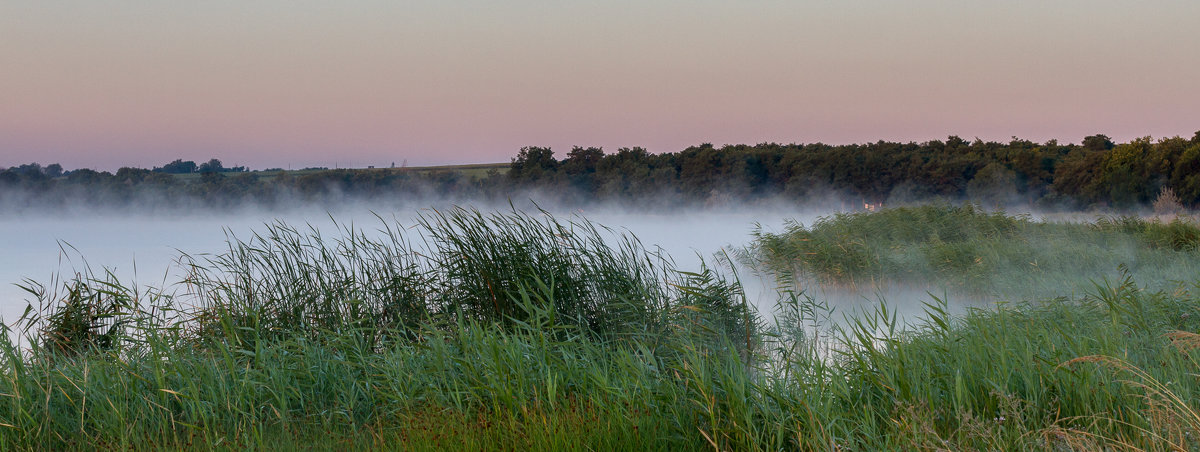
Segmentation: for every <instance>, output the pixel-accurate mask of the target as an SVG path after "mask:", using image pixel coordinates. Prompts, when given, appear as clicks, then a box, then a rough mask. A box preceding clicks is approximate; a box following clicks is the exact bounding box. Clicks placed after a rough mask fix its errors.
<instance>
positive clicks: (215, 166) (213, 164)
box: [197, 159, 225, 173]
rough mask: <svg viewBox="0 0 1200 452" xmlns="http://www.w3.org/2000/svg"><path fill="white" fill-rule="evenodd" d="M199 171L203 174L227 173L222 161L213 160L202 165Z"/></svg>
mask: <svg viewBox="0 0 1200 452" xmlns="http://www.w3.org/2000/svg"><path fill="white" fill-rule="evenodd" d="M197 171H200V172H201V173H220V172H223V171H225V167H224V166H222V165H221V161H220V160H217V159H212V160H209V161H207V162H204V163H201V164H200V167H199V168H197Z"/></svg>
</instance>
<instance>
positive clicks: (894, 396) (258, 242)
mask: <svg viewBox="0 0 1200 452" xmlns="http://www.w3.org/2000/svg"><path fill="white" fill-rule="evenodd" d="M381 224H383V226H380V227H379V229H380V230H379V231H376V232H377V233H372V234H365V233H363V232H362V230H359V229H356V228H355V227H353V226H349V225H346V226H343V227H342V228H340V229H339V231H340V234H338V235H337V236H335V237H327V236H325V235H323V234H322V233H321V232H319V231H318V230H316V229H315V228H311V227H310V228H307V229H300V228H294V227H291V226H288V225H284V224H278V223H277V224H273V225H269V226H268V227H267V228H266V229H265V231H264V232H262V233H261V234H258V235H254V236H253V237H250V238H248V239H245V240H240V239H237V238H236V237H232V236H231V237H230V246H229V249H228V250H227V251H226V252H224V253H221V254H219V255H215V256H185V257H184V258H183V260H182V262H183V263H184V264H185V265H186V268H188V270H189V271H188V276H187V277H186V278H185V280H184V282H183V283H181V285H179V286H177V287H175V288H173V290H168V288H143V289H134V288H130V287H126V286H125V285H122V284H121V283H120V282H119V281H115V280H114V278H111V275H110V274H107V273H104V272H101V273H100V274H98V275H94V274H91V273H89V272H87V271H82V272H80V273H79V274H76V275H75V276H74V277H71V278H66V279H65V280H62V281H52V282H53V283H54V285H53V286H49V287H45V286H39V285H37V284H36V283H34V282H27V283H26V285H27V287H28V288H29V289H30V291H31V293H33V294H36V295H38V298H39V300H40V303H38V305H35V306H31V309H30V310H29V312H28V313H27V316H26V317H25V318H24V319H23V321H22V322H20V323H19V324H18V325H17V326H18V327H19V329H18V331H16V332H15V333H18V336H17V337H20V338H22V339H21V341H20V342H12V341H10V340H9V339H8V338H9V337H10V335H8V334H5V335H0V336H2V337H4V338H5V339H2V340H3V341H4V342H2V343H0V449H2V450H94V449H123V450H156V449H184V450H193V449H194V450H212V449H218V450H246V449H265V450H301V449H303V450H312V449H318V450H327V449H349V450H368V449H369V450H376V449H385V450H445V449H460V450H530V449H535V450H562V449H597V450H706V449H708V450H714V449H715V450H896V449H906V450H908V449H937V450H996V449H1004V450H1022V449H1032V450H1048V449H1051V450H1092V449H1096V448H1110V449H1130V450H1134V449H1137V450H1179V449H1189V448H1195V447H1200V444H1197V442H1196V439H1195V438H1197V437H1198V436H1197V435H1198V434H1200V433H1197V432H1196V431H1195V429H1196V428H1197V423H1196V422H1194V420H1195V417H1194V413H1195V412H1196V411H1195V410H1196V405H1195V404H1194V403H1193V402H1192V401H1193V400H1195V395H1196V391H1197V390H1200V381H1197V379H1196V377H1195V373H1196V368H1197V366H1196V363H1195V362H1194V360H1193V358H1192V356H1191V354H1194V349H1195V344H1200V340H1196V339H1195V333H1194V332H1196V331H1200V304H1198V303H1197V301H1200V300H1197V297H1196V295H1195V290H1197V289H1198V288H1197V287H1196V286H1194V285H1193V286H1179V287H1175V288H1174V289H1173V290H1152V289H1148V288H1146V287H1144V286H1139V285H1138V284H1137V283H1136V282H1135V280H1134V279H1133V277H1132V276H1129V275H1128V274H1126V275H1123V276H1122V277H1120V278H1117V279H1099V280H1098V281H1097V282H1096V284H1094V285H1093V286H1092V287H1090V289H1089V290H1088V291H1086V294H1085V295H1081V296H1078V297H1075V298H1070V299H1059V300H1054V301H1050V302H1023V303H1012V304H1006V305H1002V306H998V307H996V308H994V309H988V310H973V311H970V312H968V313H967V314H966V315H964V316H961V317H952V316H950V315H948V314H947V306H946V304H945V303H942V302H940V301H938V300H937V299H933V298H931V300H930V303H929V304H928V305H927V307H926V315H925V316H924V319H925V321H924V323H922V324H919V325H915V326H913V325H910V326H907V327H906V326H905V325H901V324H900V323H899V322H898V321H897V318H896V315H895V312H894V311H892V310H891V309H890V308H889V307H888V305H887V304H880V305H879V306H877V307H876V308H875V309H874V310H873V311H869V312H867V313H865V314H862V315H860V316H857V317H854V318H851V319H848V320H846V321H840V322H831V310H830V308H829V307H828V306H825V305H823V304H822V302H821V301H820V300H815V299H813V298H811V297H809V296H807V295H805V294H804V293H797V292H788V291H785V292H783V293H782V295H781V297H780V299H779V302H778V304H777V306H776V307H775V309H774V311H773V312H772V315H771V316H769V317H768V316H759V315H758V313H755V312H752V311H751V310H750V309H749V308H748V303H746V301H745V299H744V297H743V296H742V295H741V291H740V287H739V286H738V284H737V282H736V281H735V280H731V279H726V278H723V277H721V276H720V275H719V274H718V272H716V271H714V270H712V269H710V268H704V267H702V268H700V269H697V270H696V271H692V272H685V271H681V270H679V269H676V268H675V267H674V265H673V264H671V261H670V259H669V258H666V257H665V256H661V255H658V254H656V253H653V252H649V251H646V250H645V249H644V248H643V247H642V246H641V245H640V244H639V243H638V242H637V241H636V239H634V238H631V237H630V238H625V239H621V240H618V241H616V242H613V241H612V240H607V241H606V240H604V238H605V237H604V235H605V234H609V233H610V232H608V231H606V230H605V229H603V228H602V227H599V226H597V225H593V224H591V223H588V222H587V221H586V220H582V219H576V220H572V221H569V222H559V221H558V220H556V219H554V218H552V217H549V216H545V215H541V214H539V215H528V214H524V213H520V212H515V211H514V212H507V213H495V214H483V213H480V212H475V211H471V210H465V209H454V210H449V211H435V212H430V213H428V214H427V215H426V216H425V217H424V218H423V219H422V220H421V221H420V222H419V224H418V225H417V227H416V228H414V229H412V230H410V229H406V228H401V227H397V226H395V225H394V224H391V223H388V222H384V221H382V220H381ZM609 243H617V245H609ZM766 318H770V319H771V320H769V321H768V320H765V319H766ZM1102 357H1112V359H1109V358H1102ZM1117 358H1119V361H1117V360H1116V359H1117ZM1114 363H1116V364H1114ZM1135 369H1136V371H1135ZM1189 416H1191V417H1189Z"/></svg>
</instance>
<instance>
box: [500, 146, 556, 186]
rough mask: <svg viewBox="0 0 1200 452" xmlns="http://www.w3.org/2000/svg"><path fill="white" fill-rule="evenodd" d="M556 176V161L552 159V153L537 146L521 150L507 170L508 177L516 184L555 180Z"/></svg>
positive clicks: (548, 149)
mask: <svg viewBox="0 0 1200 452" xmlns="http://www.w3.org/2000/svg"><path fill="white" fill-rule="evenodd" d="M557 174H558V160H556V159H555V158H554V151H553V150H551V149H550V148H548V147H546V148H543V147H537V146H528V147H523V148H521V151H520V152H518V153H517V157H516V158H514V159H512V164H511V165H510V167H509V170H508V177H509V178H510V179H512V180H513V181H514V182H518V183H537V182H545V181H549V180H556V179H557V177H556V176H557Z"/></svg>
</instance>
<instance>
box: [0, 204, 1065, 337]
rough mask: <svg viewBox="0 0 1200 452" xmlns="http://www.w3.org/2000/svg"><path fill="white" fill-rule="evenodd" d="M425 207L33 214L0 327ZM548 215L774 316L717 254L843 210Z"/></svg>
mask: <svg viewBox="0 0 1200 452" xmlns="http://www.w3.org/2000/svg"><path fill="white" fill-rule="evenodd" d="M477 208H478V209H479V210H481V211H483V212H489V211H497V210H499V211H504V210H508V209H510V207H509V206H508V205H504V206H502V207H496V206H480V207H477ZM427 209H429V207H421V208H416V207H408V208H400V209H394V208H392V209H388V208H383V207H382V206H378V205H355V206H353V207H346V208H342V209H340V210H338V211H336V212H332V213H331V212H328V211H325V210H320V209H307V210H305V209H293V210H287V211H271V212H259V211H252V210H242V211H238V212H221V211H215V210H214V211H204V212H198V213H191V214H185V215H163V214H162V213H147V214H124V215H96V214H91V215H69V216H64V215H37V214H30V215H24V216H19V217H6V218H3V219H0V249H2V250H3V251H4V254H3V257H2V259H0V319H3V321H4V322H5V323H8V324H11V323H12V322H13V321H14V320H16V319H17V318H19V317H20V315H21V313H22V312H23V311H24V309H25V308H26V306H27V305H28V304H29V303H30V302H31V301H33V298H32V296H31V295H30V294H29V293H27V292H26V291H24V290H22V289H21V288H20V287H18V284H21V283H23V282H24V281H35V282H39V283H43V284H45V283H49V282H50V281H51V280H52V276H53V275H55V274H60V275H62V276H61V278H62V279H69V277H70V276H71V275H74V274H75V273H76V272H81V271H82V270H83V269H84V268H85V267H90V268H91V269H92V270H93V272H96V273H97V274H102V271H103V270H105V269H109V270H111V271H113V272H114V274H115V275H116V276H117V277H118V278H119V279H120V281H121V282H122V283H124V284H126V285H136V286H138V287H145V286H153V287H160V288H162V287H166V288H168V289H169V288H170V287H171V286H172V285H174V284H175V283H177V282H179V281H180V280H181V279H182V277H183V271H182V270H181V269H180V268H179V267H178V265H177V263H176V260H177V258H178V257H179V256H180V254H181V253H187V254H190V255H192V256H200V255H203V254H206V253H208V254H216V253H221V252H223V251H225V250H227V245H226V240H227V237H228V235H227V234H233V235H235V236H237V237H239V238H242V239H246V238H249V237H250V236H251V235H252V234H253V232H254V231H262V230H264V224H265V223H269V222H274V221H283V222H286V223H288V224H291V225H293V226H297V227H305V225H311V226H313V227H316V228H317V229H319V230H321V231H322V233H323V234H325V235H326V236H336V235H339V234H340V232H339V231H336V230H335V228H336V227H338V226H340V227H346V226H353V227H354V228H355V229H358V230H362V231H365V232H367V233H368V234H369V233H371V232H372V231H375V230H376V229H377V228H379V227H380V226H381V223H380V221H381V219H380V218H381V217H382V219H383V220H382V221H388V222H395V223H398V224H400V225H403V226H406V227H409V226H413V225H415V224H416V217H417V215H419V214H420V212H421V211H422V210H427ZM549 210H550V212H551V213H552V214H553V215H554V216H555V217H556V218H557V219H559V220H560V221H567V220H569V219H572V218H579V217H582V218H586V219H587V220H590V221H592V222H594V223H596V224H600V225H604V226H607V227H610V228H612V229H613V230H614V231H616V232H617V233H629V234H632V235H634V236H636V237H637V238H638V239H640V241H641V242H642V244H643V245H644V246H645V247H646V248H647V249H650V250H654V249H661V251H662V252H663V253H665V254H666V255H668V256H670V257H671V258H672V259H673V260H674V261H675V263H676V265H677V268H678V269H680V270H684V271H697V270H698V269H699V268H700V265H701V260H702V259H703V260H704V262H706V263H707V264H708V265H709V266H710V267H716V268H719V269H721V270H722V271H723V272H724V273H725V274H726V275H730V274H731V273H732V272H736V276H737V277H738V279H739V280H740V281H741V282H742V284H743V285H744V287H745V290H746V293H747V298H748V300H749V301H750V302H751V303H752V304H754V305H755V306H756V308H757V309H758V311H759V312H760V313H762V314H764V317H768V318H769V317H770V314H771V311H772V308H773V307H774V306H775V303H776V301H777V300H778V298H779V292H780V291H779V290H778V288H777V285H778V284H777V283H776V282H775V281H774V280H773V278H771V277H769V276H763V275H758V274H756V273H755V272H754V271H752V270H751V269H747V268H745V267H744V266H741V265H737V266H735V268H733V269H731V268H730V267H729V266H728V264H727V262H728V261H727V260H725V259H721V258H718V257H716V255H717V254H718V253H722V252H728V251H731V250H733V249H736V248H739V247H744V246H746V245H747V244H748V243H750V242H751V240H752V239H753V233H754V231H755V230H756V228H759V227H761V228H762V230H764V231H767V232H779V231H780V230H782V229H783V226H784V223H785V221H787V220H795V221H799V222H802V223H804V224H812V222H813V221H814V220H815V219H817V218H818V217H821V216H826V215H830V214H832V213H835V212H836V209H833V208H807V207H799V206H795V205H775V206H771V207H769V208H752V209H751V208H742V209H737V208H724V209H702V210H694V211H687V212H681V211H665V212H647V211H628V210H620V209H605V208H597V209H588V210H578V209H575V210H570V209H549ZM377 215H378V216H377ZM335 221H336V224H335ZM414 234H415V233H414ZM614 238H615V236H614ZM723 262H725V263H723ZM731 270H732V272H731ZM803 288H804V289H806V293H807V294H808V295H809V296H812V297H814V298H816V299H818V300H820V301H823V302H826V303H827V304H828V305H829V307H831V308H833V309H834V310H835V313H837V315H836V316H835V317H834V319H835V320H836V319H837V318H840V317H841V314H842V313H853V312H854V311H856V310H860V309H872V308H874V307H875V305H877V304H878V303H879V301H880V300H886V302H887V304H888V305H889V306H890V307H891V308H892V309H894V310H895V311H897V312H898V313H899V314H900V316H901V318H905V317H911V316H912V315H914V314H917V315H919V314H921V313H922V312H923V310H924V306H923V303H925V302H930V301H932V299H933V297H932V296H931V295H930V294H934V295H938V296H944V295H945V291H944V289H942V288H939V287H934V286H929V285H922V284H920V283H916V284H911V283H910V284H903V285H901V284H888V285H886V286H885V287H884V288H883V289H882V290H881V289H880V288H879V287H874V288H867V289H861V290H845V289H844V288H836V287H835V288H825V287H820V286H817V285H806V286H805V287H803ZM168 292H169V290H168ZM1048 295H1054V294H1048ZM946 301H947V302H948V303H949V308H950V312H952V313H961V312H963V311H965V309H966V308H967V307H980V306H987V305H988V304H990V303H992V302H994V301H999V300H991V299H979V298H969V297H962V296H955V295H950V296H949V297H947V298H946Z"/></svg>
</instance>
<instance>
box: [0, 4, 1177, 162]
mask: <svg viewBox="0 0 1200 452" xmlns="http://www.w3.org/2000/svg"><path fill="white" fill-rule="evenodd" d="M1198 23H1200V2H1196V1H1191V0H1189V1H1157V2H1152V1H1146V2H1127V1H1120V2H1118V1H1108V0H1091V1H1006V2H992V1H966V0H959V1H931V0H916V1H907V2H893V1H809V2H796V1H758V0H751V1H743V2H723V1H722V2H718V1H662V2H636V1H609V2H545V3H543V2H531V1H524V0H519V1H507V2H484V1H460V2H447V1H412V2H392V1H360V2H284V1H259V2H243V1H224V2H146V1H133V0H116V1H110V2H33V1H29V2H25V1H13V2H4V3H3V4H0V62H2V63H0V87H2V88H0V166H10V165H16V164H21V163H28V162H34V161H36V162H39V163H42V164H49V163H54V162H59V163H62V164H63V166H64V167H66V168H68V169H70V168H78V167H91V168H98V169H115V168H117V167H120V166H142V167H149V166H154V165H161V164H163V163H166V162H168V161H171V160H174V159H176V158H183V159H188V160H196V161H203V160H207V159H209V158H212V157H216V158H220V159H221V160H222V161H223V162H225V164H226V165H248V166H250V167H251V168H265V167H288V166H289V165H290V166H292V167H303V166H314V165H317V166H334V165H338V166H358V167H362V166H367V165H378V166H385V165H388V164H390V163H391V162H396V163H397V164H399V163H400V162H402V161H405V160H407V161H408V162H409V164H410V165H425V164H443V163H470V162H501V161H507V160H508V159H509V158H511V157H512V156H513V155H515V154H516V151H517V150H518V149H519V148H520V147H522V146H529V145H543V146H553V147H554V148H555V149H556V150H557V151H558V153H559V155H562V154H565V153H566V151H568V150H569V149H570V147H571V146H572V145H595V146H603V147H605V149H606V150H616V149H617V148H619V147H623V146H644V147H646V148H648V149H650V150H651V151H653V152H666V151H677V150H680V149H682V148H684V147H686V146H688V145H692V144H699V143H702V142H711V143H714V144H718V145H720V144H726V143H750V144H753V143H760V142H767V141H774V142H785V143H790V142H817V141H821V142H826V143H853V142H865V141H875V140H878V139H885V140H900V141H909V140H912V141H925V140H929V139H941V138H945V137H946V136H947V135H951V134H954V135H960V136H963V137H965V138H968V139H971V138H974V137H979V138H983V139H986V140H1000V141H1007V140H1008V139H1009V138H1010V137H1011V136H1014V135H1015V136H1019V137H1021V138H1026V139H1031V140H1035V141H1045V140H1047V139H1051V138H1057V139H1059V140H1060V141H1070V142H1078V141H1079V140H1080V139H1081V138H1082V137H1084V136H1086V135H1091V134H1095V133H1105V134H1108V135H1110V136H1112V137H1114V138H1116V139H1118V140H1122V141H1123V140H1128V139H1130V138H1134V137H1139V136H1145V135H1151V136H1154V137H1156V138H1157V137H1163V136H1175V135H1183V136H1187V137H1190V136H1191V135H1192V133H1194V132H1195V131H1197V130H1200V82H1198V80H1200V33H1197V32H1196V31H1195V27H1196V24H1198Z"/></svg>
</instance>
